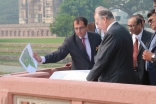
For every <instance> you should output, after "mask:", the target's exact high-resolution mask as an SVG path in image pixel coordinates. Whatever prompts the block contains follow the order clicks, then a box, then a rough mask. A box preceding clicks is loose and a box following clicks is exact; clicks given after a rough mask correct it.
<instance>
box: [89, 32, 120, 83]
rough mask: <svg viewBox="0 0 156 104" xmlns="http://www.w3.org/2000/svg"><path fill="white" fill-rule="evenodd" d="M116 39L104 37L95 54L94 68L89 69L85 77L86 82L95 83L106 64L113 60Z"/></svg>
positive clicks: (109, 35) (108, 36)
mask: <svg viewBox="0 0 156 104" xmlns="http://www.w3.org/2000/svg"><path fill="white" fill-rule="evenodd" d="M117 44H118V43H117V39H115V38H114V36H113V35H111V34H107V35H105V38H104V40H103V41H102V43H101V46H100V47H99V48H100V49H99V50H98V51H99V52H98V53H97V56H96V57H97V61H96V63H95V65H94V67H93V68H92V69H91V71H90V73H89V74H88V76H87V80H88V81H96V80H97V79H98V78H99V77H100V75H101V74H102V73H104V71H105V70H107V69H106V67H107V65H108V64H111V63H110V62H111V61H112V60H113V58H114V57H115V55H116V54H117V49H118V46H117Z"/></svg>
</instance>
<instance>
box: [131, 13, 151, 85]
mask: <svg viewBox="0 0 156 104" xmlns="http://www.w3.org/2000/svg"><path fill="white" fill-rule="evenodd" d="M141 17H142V16H140V15H133V16H131V17H130V18H129V20H128V29H129V31H130V32H131V34H132V39H133V48H134V51H133V66H134V71H135V73H136V76H137V77H138V82H139V84H145V85H149V84H150V83H149V76H148V71H147V70H146V69H145V60H143V58H142V54H143V51H144V50H145V49H144V48H143V47H142V45H141V44H140V42H139V41H138V38H140V39H141V40H142V42H143V43H144V44H145V45H146V46H147V47H148V44H149V41H150V39H151V35H152V33H150V32H148V31H146V30H144V23H143V22H142V18H141ZM143 20H144V19H143ZM135 47H136V48H135Z"/></svg>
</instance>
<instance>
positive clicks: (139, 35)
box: [132, 29, 143, 42]
mask: <svg viewBox="0 0 156 104" xmlns="http://www.w3.org/2000/svg"><path fill="white" fill-rule="evenodd" d="M142 33H143V29H142V30H141V32H140V33H139V34H138V35H136V34H133V35H132V38H133V40H135V37H136V38H138V37H139V38H140V39H141V37H142ZM133 42H134V41H133Z"/></svg>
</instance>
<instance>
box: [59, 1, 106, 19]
mask: <svg viewBox="0 0 156 104" xmlns="http://www.w3.org/2000/svg"><path fill="white" fill-rule="evenodd" d="M99 5H101V6H104V7H106V5H105V3H104V2H103V0H64V1H63V2H62V3H61V5H60V13H68V14H70V16H75V17H78V16H83V17H85V18H87V19H88V21H89V22H93V21H94V18H93V14H94V11H95V8H96V7H97V6H99Z"/></svg>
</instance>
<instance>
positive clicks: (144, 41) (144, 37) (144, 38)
mask: <svg viewBox="0 0 156 104" xmlns="http://www.w3.org/2000/svg"><path fill="white" fill-rule="evenodd" d="M147 40H148V37H147V35H146V34H145V31H144V30H143V33H142V37H141V41H142V42H143V43H144V44H145V46H147V45H146V42H147ZM142 49H143V47H142V45H141V44H140V45H139V51H138V56H139V54H140V51H141V50H142Z"/></svg>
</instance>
